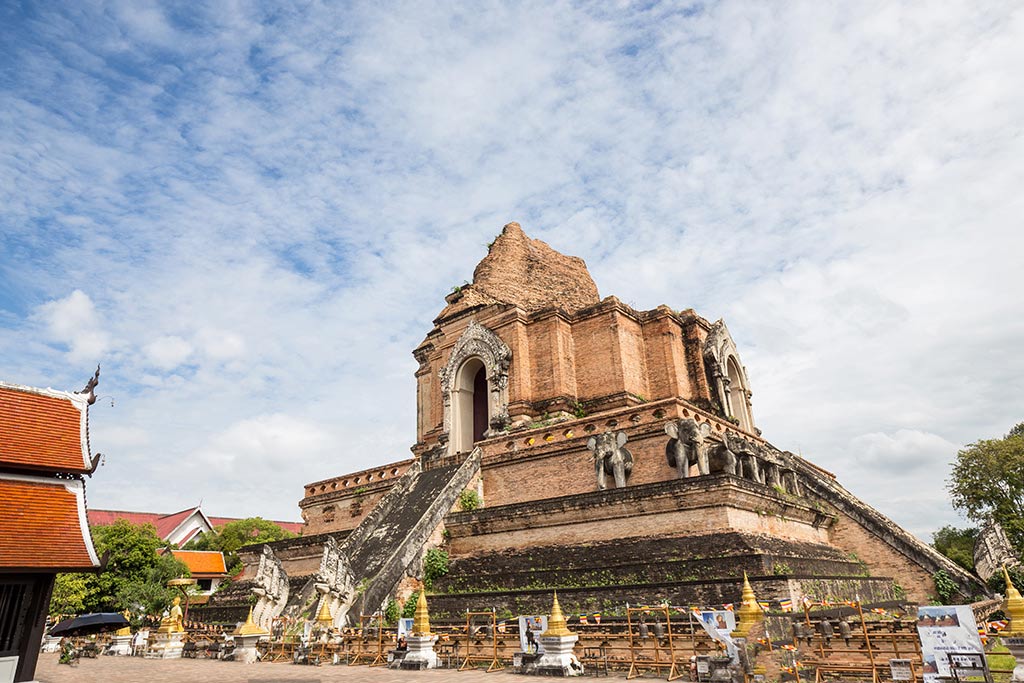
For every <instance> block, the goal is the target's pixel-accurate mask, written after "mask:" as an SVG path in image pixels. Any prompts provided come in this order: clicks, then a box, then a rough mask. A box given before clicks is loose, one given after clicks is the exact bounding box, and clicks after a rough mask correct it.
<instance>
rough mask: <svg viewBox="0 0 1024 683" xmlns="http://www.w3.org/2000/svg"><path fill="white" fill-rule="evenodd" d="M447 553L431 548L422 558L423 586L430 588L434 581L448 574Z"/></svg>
mask: <svg viewBox="0 0 1024 683" xmlns="http://www.w3.org/2000/svg"><path fill="white" fill-rule="evenodd" d="M448 564H449V557H448V553H446V552H445V551H443V550H441V549H440V548H431V549H430V550H428V551H427V554H426V555H424V556H423V585H424V586H425V587H426V588H428V589H429V588H432V587H433V585H434V581H436V580H437V579H439V578H441V577H442V576H444V575H445V574H447V573H448Z"/></svg>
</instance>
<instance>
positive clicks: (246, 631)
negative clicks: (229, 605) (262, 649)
mask: <svg viewBox="0 0 1024 683" xmlns="http://www.w3.org/2000/svg"><path fill="white" fill-rule="evenodd" d="M232 635H236V636H256V635H260V636H263V635H267V632H266V631H264V630H263V629H261V628H260V627H259V626H257V625H256V624H255V623H254V622H253V620H252V605H249V616H247V617H246V618H245V623H244V624H242V625H241V626H239V627H238V628H236V629H235V632H234V633H233V634H232Z"/></svg>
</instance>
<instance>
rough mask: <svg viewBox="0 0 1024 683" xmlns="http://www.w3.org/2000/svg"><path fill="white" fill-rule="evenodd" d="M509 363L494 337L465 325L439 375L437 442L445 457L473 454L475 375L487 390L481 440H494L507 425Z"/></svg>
mask: <svg viewBox="0 0 1024 683" xmlns="http://www.w3.org/2000/svg"><path fill="white" fill-rule="evenodd" d="M511 362H512V351H511V350H510V349H509V348H508V346H506V345H505V342H503V341H501V339H499V338H498V335H496V334H494V333H493V332H491V331H490V330H489V329H487V328H486V327H484V326H483V325H481V324H480V323H478V322H476V321H475V320H474V321H472V322H470V323H469V327H467V328H466V331H465V332H463V333H462V336H461V337H459V341H457V342H456V343H455V348H453V349H452V355H451V356H450V357H449V358H448V362H447V363H446V364H445V366H444V367H443V368H442V369H441V372H440V376H441V392H442V395H443V396H444V430H443V433H442V435H441V440H442V442H444V441H447V446H448V454H449V455H454V454H455V453H468V452H470V451H471V450H473V436H474V435H473V433H472V419H473V418H472V410H473V404H474V400H473V399H474V396H475V394H476V388H477V387H479V386H480V382H479V378H478V373H479V372H481V371H482V372H483V373H484V374H485V375H486V387H487V404H486V405H487V429H486V431H485V432H484V434H483V436H484V437H485V438H486V437H490V436H494V435H495V434H496V433H497V432H499V431H501V430H502V429H503V428H504V427H505V426H506V425H508V422H509V417H508V369H509V366H510V365H511ZM467 420H468V421H469V425H468V426H467Z"/></svg>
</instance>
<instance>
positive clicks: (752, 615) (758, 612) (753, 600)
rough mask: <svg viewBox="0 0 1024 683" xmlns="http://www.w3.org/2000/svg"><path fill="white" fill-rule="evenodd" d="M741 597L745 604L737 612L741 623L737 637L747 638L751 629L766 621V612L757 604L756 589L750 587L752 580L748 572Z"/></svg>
mask: <svg viewBox="0 0 1024 683" xmlns="http://www.w3.org/2000/svg"><path fill="white" fill-rule="evenodd" d="M741 595H742V600H743V603H742V604H741V605H740V608H739V610H737V612H736V616H738V617H739V622H740V623H739V624H737V625H736V635H739V636H746V635H747V634H748V633H750V629H751V627H753V625H754V624H755V623H757V622H758V621H761V620H762V619H764V611H763V610H762V609H761V605H759V604H758V602H757V596H755V595H754V589H753V588H751V587H750V579H748V578H747V573H746V572H743V592H742V594H741Z"/></svg>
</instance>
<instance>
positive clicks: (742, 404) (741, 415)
mask: <svg viewBox="0 0 1024 683" xmlns="http://www.w3.org/2000/svg"><path fill="white" fill-rule="evenodd" d="M726 371H727V372H728V375H729V388H728V391H727V393H728V396H729V409H730V413H731V414H732V416H733V417H734V418H736V419H737V420H739V422H740V427H741V428H742V429H745V430H746V431H748V432H752V431H754V430H753V425H752V424H751V420H750V410H749V409H748V407H747V387H746V385H745V384H744V382H743V373H742V371H740V367H739V363H737V362H736V356H729V359H728V360H727V361H726Z"/></svg>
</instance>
